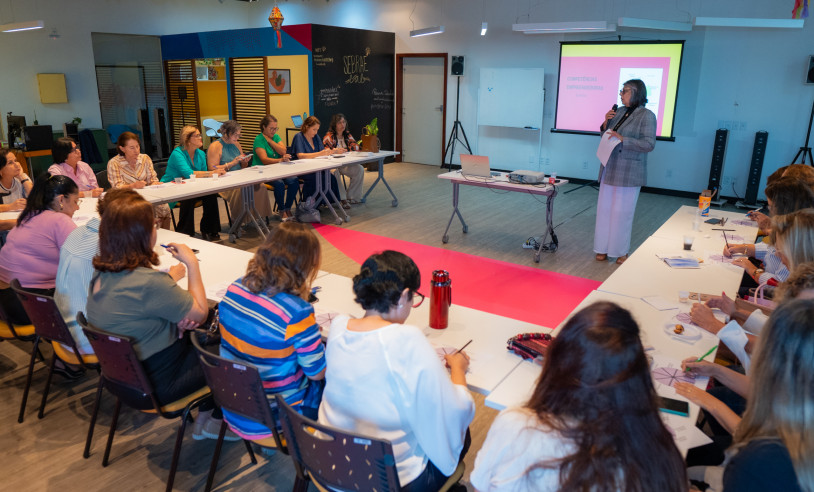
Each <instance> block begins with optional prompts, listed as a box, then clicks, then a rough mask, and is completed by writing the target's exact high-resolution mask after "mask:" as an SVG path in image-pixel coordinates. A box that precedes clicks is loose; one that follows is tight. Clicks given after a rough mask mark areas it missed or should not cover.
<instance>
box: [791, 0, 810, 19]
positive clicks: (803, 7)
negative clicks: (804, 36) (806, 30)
mask: <svg viewBox="0 0 814 492" xmlns="http://www.w3.org/2000/svg"><path fill="white" fill-rule="evenodd" d="M807 17H808V0H795V2H794V9H792V11H791V18H792V19H805V18H807Z"/></svg>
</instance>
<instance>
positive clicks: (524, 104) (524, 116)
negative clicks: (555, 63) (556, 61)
mask: <svg viewBox="0 0 814 492" xmlns="http://www.w3.org/2000/svg"><path fill="white" fill-rule="evenodd" d="M544 75H545V70H544V69H542V68H481V70H480V87H479V89H478V125H490V126H508V127H515V128H527V127H531V128H534V129H539V128H540V126H541V125H542V123H543V82H544Z"/></svg>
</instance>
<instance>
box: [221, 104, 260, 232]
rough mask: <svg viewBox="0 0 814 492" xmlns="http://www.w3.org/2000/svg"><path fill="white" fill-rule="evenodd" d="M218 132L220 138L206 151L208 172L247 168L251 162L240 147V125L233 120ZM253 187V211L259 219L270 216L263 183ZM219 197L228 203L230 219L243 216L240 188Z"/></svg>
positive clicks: (249, 157)
mask: <svg viewBox="0 0 814 492" xmlns="http://www.w3.org/2000/svg"><path fill="white" fill-rule="evenodd" d="M219 131H220V134H221V138H220V139H219V140H215V141H214V142H212V143H211V144H209V148H208V149H206V162H207V164H208V165H209V170H210V171H214V170H217V169H223V170H225V171H232V170H234V169H241V168H244V167H247V166H248V165H249V163H250V162H251V154H250V153H248V154H245V155H244V154H243V147H241V146H240V136H241V127H240V123H238V122H237V121H234V120H227V121H224V122H223V124H222V125H221V127H220V130H219ZM253 187H254V206H255V209H256V210H257V212H258V213H259V214H260V216H261V217H268V216H269V215H271V202H269V194H268V191H267V190H266V187H265V186H264V185H263V183H258V184H256V185H253ZM220 196H222V197H223V199H224V200H226V201H227V202H229V208H230V209H231V210H232V217H240V216H241V215H242V214H243V194H242V193H241V189H240V188H235V189H232V190H228V191H224V192H221V194H220Z"/></svg>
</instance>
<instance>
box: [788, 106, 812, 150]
mask: <svg viewBox="0 0 814 492" xmlns="http://www.w3.org/2000/svg"><path fill="white" fill-rule="evenodd" d="M812 121H814V102H812V103H811V116H809V118H808V133H806V144H805V146H804V147H800V150H799V151H798V152H797V155H795V156H794V159H792V161H791V163H792V164H799V163H798V162H797V159H799V158H800V156H802V157H803V160H802V163H803V164H805V163H806V156H808V163H809V165H811V166H814V158H812V157H811V147H809V146H808V140H809V138H811V122H812Z"/></svg>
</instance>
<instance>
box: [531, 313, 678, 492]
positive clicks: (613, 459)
mask: <svg viewBox="0 0 814 492" xmlns="http://www.w3.org/2000/svg"><path fill="white" fill-rule="evenodd" d="M527 406H528V408H530V409H531V410H532V411H533V412H534V413H535V414H536V415H537V417H538V419H539V420H540V422H541V423H542V424H544V425H546V426H548V427H550V428H551V429H553V430H555V431H558V432H560V433H561V434H562V436H563V437H565V438H566V439H567V440H569V441H571V442H573V444H574V447H575V448H576V451H575V452H574V453H573V454H571V455H569V456H566V457H565V458H563V459H561V460H558V461H556V462H541V463H538V464H537V465H535V466H533V467H532V468H531V469H530V470H529V472H531V471H533V470H534V469H538V468H559V470H560V488H561V490H590V491H610V490H614V491H615V490H625V491H646V490H647V491H649V490H659V491H682V492H683V491H686V490H687V487H688V483H689V482H688V481H687V475H686V470H685V468H684V460H683V459H682V458H681V455H680V454H679V452H678V449H676V446H675V443H674V442H673V438H672V436H671V435H670V432H669V431H668V430H667V429H666V428H665V427H664V424H663V423H662V421H661V419H660V418H659V415H658V406H657V402H656V391H655V389H654V387H653V381H652V380H651V378H650V369H649V366H648V363H647V358H646V357H645V355H644V349H643V348H642V343H641V341H640V340H639V327H638V325H637V324H636V322H635V321H634V320H633V318H632V317H631V315H630V313H629V312H628V311H627V310H625V309H623V308H621V307H619V306H617V305H616V304H613V303H610V302H597V303H595V304H592V305H590V306H588V307H586V308H585V309H583V310H581V311H579V312H578V313H576V314H575V315H574V316H573V317H572V318H571V319H570V320H569V321H568V323H566V325H565V326H564V327H563V328H562V329H561V330H560V333H559V334H558V335H557V337H556V339H555V341H554V342H553V343H552V345H551V347H550V348H549V352H548V357H546V359H545V365H544V367H543V373H542V376H540V380H539V381H538V383H537V387H536V388H535V389H534V394H533V395H532V397H531V400H530V401H529V402H528V404H527Z"/></svg>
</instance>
